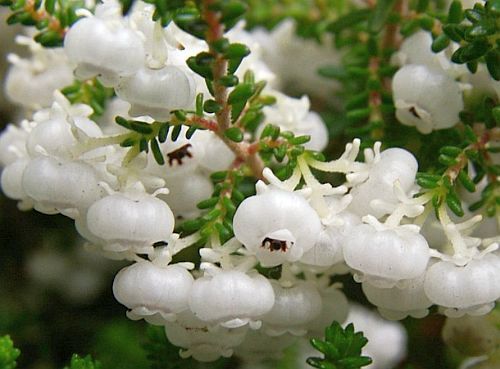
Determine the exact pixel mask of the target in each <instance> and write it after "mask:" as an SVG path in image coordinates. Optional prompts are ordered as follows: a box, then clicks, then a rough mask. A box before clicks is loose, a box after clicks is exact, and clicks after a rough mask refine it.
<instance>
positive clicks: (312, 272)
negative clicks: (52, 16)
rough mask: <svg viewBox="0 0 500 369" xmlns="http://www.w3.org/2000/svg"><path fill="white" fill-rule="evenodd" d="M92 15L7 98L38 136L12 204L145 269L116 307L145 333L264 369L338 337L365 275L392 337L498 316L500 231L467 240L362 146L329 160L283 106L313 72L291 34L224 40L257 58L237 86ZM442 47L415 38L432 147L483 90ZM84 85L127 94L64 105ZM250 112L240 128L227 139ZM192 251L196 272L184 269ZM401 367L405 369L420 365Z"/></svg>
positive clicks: (151, 26)
mask: <svg viewBox="0 0 500 369" xmlns="http://www.w3.org/2000/svg"><path fill="white" fill-rule="evenodd" d="M79 15H80V16H81V18H80V19H79V20H78V21H77V22H75V23H74V24H73V25H72V26H71V27H70V28H69V29H68V30H67V32H66V34H65V38H64V47H63V48H55V49H52V50H47V49H44V48H42V47H40V46H39V45H38V44H36V43H34V41H33V40H32V39H31V38H29V37H19V39H18V42H19V43H20V44H22V45H25V46H28V47H29V48H30V51H31V53H32V56H31V58H29V59H22V58H20V57H18V56H15V55H11V56H10V57H9V60H10V62H11V63H12V67H11V69H10V71H9V74H8V77H7V82H6V91H7V94H8V96H9V97H10V99H11V100H12V101H14V102H16V103H18V104H19V105H21V106H22V107H23V108H24V109H26V116H27V117H28V118H27V119H25V120H23V121H22V122H21V123H20V124H18V125H14V124H12V125H9V126H8V127H7V129H6V130H5V131H4V132H3V133H2V134H1V135H0V165H1V167H2V168H3V170H2V173H1V187H2V190H3V192H4V193H5V194H6V195H7V196H8V197H9V198H11V199H14V200H17V201H18V204H19V208H20V209H22V210H29V209H32V208H33V209H35V210H37V211H39V212H41V213H44V214H62V215H64V216H67V217H69V218H71V219H73V220H74V222H75V227H76V229H77V231H78V232H79V233H80V235H81V236H83V237H84V238H85V239H86V241H87V246H86V247H88V248H91V249H94V250H97V251H99V252H100V253H101V254H102V255H103V256H105V257H108V258H111V259H120V260H121V259H124V260H128V261H130V262H132V264H131V265H129V266H127V267H125V268H123V269H122V270H120V271H119V272H118V273H117V275H116V276H115V279H114V283H113V293H114V295H115V298H116V299H117V300H118V301H119V302H120V303H121V304H123V305H124V306H126V308H127V309H128V311H127V316H128V317H129V318H130V319H133V320H139V319H144V320H146V321H147V322H148V323H150V324H154V325H161V326H164V327H165V330H166V335H167V337H168V339H169V340H170V342H172V343H173V344H174V345H176V346H178V347H180V348H181V349H182V350H181V356H182V357H189V356H192V357H194V358H195V359H196V360H199V361H214V360H216V359H218V358H219V357H221V356H223V357H229V356H231V355H233V354H236V355H239V356H240V357H241V358H243V359H250V358H251V359H253V360H254V359H255V358H257V357H259V358H266V357H272V356H274V355H276V354H279V353H280V352H281V351H282V350H284V349H285V348H286V347H288V346H290V345H292V344H294V343H295V342H296V341H297V340H298V339H299V337H312V336H322V335H323V332H324V329H325V327H327V326H328V325H329V324H330V323H331V321H332V320H335V321H338V322H344V321H345V320H346V318H347V315H348V314H349V304H348V301H347V298H346V297H345V295H344V294H343V292H342V290H341V287H342V286H340V285H339V284H337V283H333V281H334V280H335V278H336V277H337V276H339V275H343V274H348V273H350V274H352V275H353V278H354V280H355V281H356V282H358V283H361V286H362V290H363V292H364V294H365V295H366V297H367V298H368V300H369V301H370V302H371V303H372V304H373V305H375V306H376V307H377V308H378V310H379V312H380V314H381V315H382V316H384V317H386V318H388V319H391V320H399V319H403V318H405V317H407V316H412V317H416V318H421V317H424V316H426V315H427V314H428V313H429V309H430V308H431V306H433V305H435V306H437V307H438V308H439V310H440V311H441V312H442V313H444V314H445V315H447V316H450V317H460V316H463V315H465V314H468V315H473V316H476V315H484V314H486V313H488V312H490V311H491V310H492V309H493V307H494V305H495V302H496V301H497V300H498V299H500V255H499V254H498V251H497V250H498V241H499V237H498V228H497V226H498V225H497V224H494V225H493V229H492V231H491V232H490V233H485V232H474V228H475V227H476V226H477V225H478V223H479V222H480V221H481V215H477V214H473V213H471V214H468V215H470V216H469V217H468V219H467V220H465V221H460V222H459V221H456V220H455V219H453V218H451V217H450V215H449V214H448V210H447V208H446V206H445V204H437V206H436V204H433V202H434V199H435V194H434V193H433V192H432V191H428V192H427V191H425V189H423V188H422V187H421V186H419V185H418V184H417V171H418V162H417V160H416V158H415V157H414V155H413V154H412V153H410V152H409V151H407V150H405V149H402V148H387V149H385V150H381V143H380V142H376V143H375V144H374V145H373V146H372V147H367V146H365V148H364V150H362V148H361V142H360V140H359V139H354V140H353V141H352V142H350V143H348V144H347V145H346V147H345V150H344V152H343V153H342V154H341V156H340V157H338V158H337V159H335V160H330V161H327V160H325V159H324V158H323V157H322V156H321V155H319V154H318V152H319V151H322V150H323V149H325V147H326V146H327V144H328V131H327V128H326V126H325V124H324V122H323V120H322V119H321V117H320V116H319V115H318V114H317V113H315V112H313V111H310V101H309V99H308V97H306V96H303V97H301V98H293V97H289V96H287V95H285V94H284V93H282V92H280V90H279V89H280V83H284V81H283V80H280V78H277V77H276V75H275V72H276V73H277V70H278V69H280V68H282V65H283V64H284V63H285V62H286V58H287V55H288V54H291V55H295V53H296V52H295V50H294V49H293V48H291V50H288V49H289V48H288V47H287V45H286V39H287V37H291V32H292V31H291V28H290V24H288V23H284V24H283V25H281V26H280V27H279V28H278V30H277V31H274V32H273V33H269V32H266V31H263V30H258V31H254V32H252V33H251V32H248V31H246V30H245V29H244V25H243V24H241V23H238V24H236V25H235V26H234V28H232V29H231V30H230V31H229V32H227V33H226V34H225V36H226V37H227V39H222V38H219V39H217V40H211V42H210V43H208V47H210V48H211V49H210V50H212V49H216V50H217V48H220V49H224V47H222V46H221V45H220V44H222V42H221V40H225V41H227V42H228V43H231V45H236V46H233V49H235V50H237V51H238V52H236V51H234V50H233V54H234V53H236V54H238V53H239V54H245V55H244V57H241V58H240V59H239V63H238V65H237V66H236V67H235V68H234V74H231V75H223V76H218V77H217V78H218V80H217V79H215V77H214V76H213V75H212V74H214V73H213V70H209V71H208V72H207V70H206V69H203V68H205V67H206V65H212V66H213V65H215V66H216V67H215V68H214V70H216V68H217V65H222V68H219V69H223V70H224V68H225V70H228V69H230V68H231V65H230V63H228V62H227V60H231V58H229V57H228V58H226V59H224V58H223V57H222V56H221V55H223V54H224V53H223V52H219V51H217V52H213V53H215V55H216V56H217V57H214V56H213V55H212V54H210V53H208V52H206V49H207V42H206V41H205V40H201V39H199V38H196V37H194V36H193V35H192V34H190V33H188V32H186V31H185V30H183V29H181V28H180V27H179V26H178V25H177V24H176V23H175V22H171V23H169V24H168V25H167V26H164V25H162V23H161V21H159V20H158V21H154V20H153V19H155V7H154V6H153V5H151V4H149V3H143V2H140V1H137V2H135V4H134V6H133V8H132V10H131V11H130V12H129V14H128V15H125V16H124V15H123V14H122V8H121V6H120V4H119V3H118V2H115V1H113V0H106V1H104V2H103V3H101V4H98V5H97V6H96V7H95V11H94V13H91V12H90V11H88V10H84V9H81V11H80V12H79ZM186 17H187V16H186ZM284 40H285V41H284ZM431 43H432V39H431V36H429V35H428V34H427V33H425V32H417V33H415V34H414V35H412V36H411V37H409V38H407V39H406V40H405V41H404V43H403V45H402V46H401V48H400V51H399V53H398V54H397V55H395V57H394V63H397V64H398V65H399V66H400V68H399V70H398V71H397V72H396V74H395V75H394V78H393V80H392V90H393V94H394V96H393V97H394V104H395V107H396V112H395V114H396V117H397V118H398V119H399V120H400V121H401V123H403V124H405V125H413V126H416V128H417V129H418V130H419V131H420V132H421V133H425V134H427V133H430V132H431V131H433V130H439V129H446V128H449V127H452V126H454V125H455V124H456V123H457V121H458V120H459V112H460V111H461V110H462V109H463V107H464V101H463V90H464V88H465V87H464V84H466V83H468V84H473V83H475V82H474V81H471V80H466V77H464V76H465V73H464V71H463V68H461V67H454V66H453V65H452V64H451V63H450V62H449V61H448V58H446V57H445V56H444V54H445V53H447V52H449V50H445V51H443V52H442V53H438V54H434V53H431V52H430V51H428V52H425V53H422V52H420V50H422V49H425V50H427V49H429V50H430V45H431ZM214 45H215V46H214ZM244 45H248V52H247V50H246V48H245V47H243V46H244ZM306 45H309V46H307V47H308V48H310V49H311V50H315V48H314V47H313V46H311V45H310V44H307V43H306ZM228 49H229V46H227V45H226V46H225V49H224V50H225V51H224V52H225V53H226V54H224V55H226V56H227V54H230V53H229V52H228V51H227V50H228ZM273 49H277V50H278V51H280V50H281V51H280V52H279V53H277V54H280V53H281V54H282V55H284V57H283V58H281V59H279V58H278V57H276V58H274V59H273V58H272V57H270V55H272V52H271V50H273ZM241 50H243V51H241ZM416 50H417V51H418V52H417V51H416ZM311 52H312V51H311ZM326 52H327V53H329V50H327V51H326ZM240 56H241V55H240ZM324 57H325V58H329V56H328V55H327V56H324ZM214 59H215V61H214ZM234 59H235V57H233V59H232V60H233V61H234ZM186 60H188V61H191V63H190V62H188V63H186ZM265 61H269V67H268V65H267V64H266V62H265ZM217 63H220V64H217ZM228 64H229V66H228ZM225 70H224V71H223V72H224V73H225ZM200 73H201V74H200ZM73 74H74V76H76V78H77V79H78V80H80V81H81V83H82V84H87V85H90V84H92V86H99V88H102V89H103V90H104V89H106V88H108V89H110V90H111V91H112V93H111V94H110V96H113V97H110V98H109V99H110V101H108V103H107V105H106V107H105V109H102V110H103V111H98V110H99V109H97V108H96V107H95V106H89V105H87V104H82V103H77V102H70V101H72V97H74V96H72V92H71V91H70V90H71V89H69V90H68V89H67V88H66V89H63V90H62V91H63V92H65V93H64V95H63V93H61V92H60V91H59V90H60V89H62V88H63V87H65V86H68V85H70V84H71V82H72V79H73ZM202 74H204V75H205V76H206V78H202V76H201V75H202ZM294 75H295V77H300V76H301V73H300V72H297V71H293V73H290V75H288V76H287V75H285V76H284V77H283V79H289V80H292V81H293V80H294V78H292V77H294ZM209 77H210V78H211V77H214V78H212V79H214V81H211V80H210V78H209ZM229 77H232V78H229ZM221 81H224V84H225V85H224V84H223V83H222V82H221ZM235 81H236V82H235ZM239 81H244V82H243V83H241V84H238V82H239ZM256 81H257V82H256ZM308 81H309V82H311V79H309V78H308ZM33 85H34V87H33ZM214 90H215V91H214ZM221 91H222V92H221ZM249 91H250V92H249ZM210 96H213V97H214V99H213V100H212V99H209V100H207V99H205V100H204V97H210ZM228 96H229V97H228ZM242 96H243V97H242ZM224 99H225V100H224ZM228 101H229V103H228ZM242 101H243V105H242V106H239V105H238V103H240V102H242ZM91 105H92V104H91ZM443 106H446V109H443ZM238 109H239V110H238ZM30 110H34V113H33V114H31V111H30ZM230 110H231V113H232V114H234V117H236V118H235V119H233V121H232V122H227V121H224V119H223V118H221V117H223V116H224V114H226V113H227V112H228V111H230ZM205 113H206V114H205ZM252 114H253V115H252ZM226 117H229V118H231V114H229V115H226ZM238 117H242V118H238ZM245 119H246V120H248V121H250V120H252V123H253V124H249V123H248V122H247V123H248V125H246V123H245ZM221 121H223V124H225V125H226V126H222V127H221V123H220V122H221ZM115 122H116V123H118V124H114V123H115ZM267 123H271V124H272V125H268V124H267ZM228 124H232V126H230V125H228ZM249 126H250V127H249ZM304 136H308V137H306V138H305V139H303V137H304ZM301 137H302V138H301ZM259 150H261V151H262V158H264V157H265V155H264V154H265V152H264V151H265V150H268V151H269V152H271V156H270V157H267V158H265V159H266V160H262V158H261V157H259V156H258V155H259ZM249 158H253V159H254V160H253V161H251V159H249ZM280 166H281V167H280ZM271 167H275V168H278V167H280V168H285V169H289V171H288V172H286V173H285V175H280V174H279V172H278V170H275V171H273V170H272V169H270V168H271ZM251 171H253V173H252V174H253V176H254V177H257V178H259V180H258V181H257V183H252V184H251V185H249V186H248V185H247V187H246V192H245V194H243V192H242V191H243V190H242V191H240V189H237V188H236V186H237V183H236V182H237V181H236V180H235V181H231V180H230V179H231V178H232V177H231V175H234V176H235V177H237V176H243V174H242V173H244V174H245V175H246V174H248V173H247V172H251ZM221 173H222V174H221ZM318 173H321V174H318ZM325 174H326V175H330V174H335V175H338V176H339V177H340V178H342V180H341V181H339V183H338V185H337V186H333V185H332V184H330V183H325V182H323V181H320V180H319V179H318V178H322V177H324V176H323V175H325ZM221 176H222V177H221ZM219 177H221V178H223V181H222V182H221V181H218V180H216V179H217V178H219ZM214 178H215V179H214ZM214 182H215V183H214ZM247 184H248V183H247ZM240 195H241V196H240ZM470 196H471V197H474V194H470ZM238 197H240V198H239V199H236V200H235V198H238ZM207 199H208V200H207ZM475 201H477V199H471V202H475ZM434 207H435V208H437V217H436V216H435V215H434V214H433V213H432V210H433V208H434ZM205 209H208V210H207V211H205ZM193 224H198V225H199V224H202V226H196V227H194V226H193V227H192V228H191V229H190V227H189V226H188V225H191V226H192V225H193ZM207 224H209V225H210V226H205V227H203V225H207ZM223 236H224V237H223ZM188 248H191V249H192V250H196V257H195V258H191V259H185V258H184V256H182V253H181V252H182V251H184V250H186V249H188ZM355 309H356V308H355ZM399 333H400V332H399V331H398V332H396V333H395V336H397V339H395V340H398V341H402V340H403V339H402V338H401V335H400V334H399ZM374 350H375V349H374ZM386 356H387V358H385V359H384V360H386V361H387V362H389V363H391V362H392V361H393V358H394V357H397V358H399V357H400V356H401V350H397V352H394V353H388V354H387V355H386ZM381 362H382V360H381ZM378 365H381V366H384V365H386V364H378Z"/></svg>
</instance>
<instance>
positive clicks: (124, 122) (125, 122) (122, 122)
mask: <svg viewBox="0 0 500 369" xmlns="http://www.w3.org/2000/svg"><path fill="white" fill-rule="evenodd" d="M115 122H116V124H118V125H119V126H122V127H123V128H126V129H130V130H131V129H132V126H131V125H130V123H129V121H128V120H127V119H125V118H123V117H120V116H117V117H115Z"/></svg>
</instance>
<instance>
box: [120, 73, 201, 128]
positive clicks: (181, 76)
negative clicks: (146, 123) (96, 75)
mask: <svg viewBox="0 0 500 369" xmlns="http://www.w3.org/2000/svg"><path fill="white" fill-rule="evenodd" d="M115 91H116V94H117V95H118V96H119V97H120V98H121V99H123V100H125V101H128V102H129V103H130V104H131V108H130V111H129V114H130V115H131V116H133V117H137V116H150V117H151V118H153V119H156V120H160V121H165V120H168V119H169V118H170V112H171V111H172V110H177V109H187V108H189V107H191V105H192V104H193V102H194V97H195V95H196V89H195V82H194V80H193V77H192V76H191V75H190V74H188V73H186V72H185V71H183V70H182V69H181V68H178V67H176V66H173V65H167V66H165V67H163V68H161V69H151V68H147V67H143V68H141V69H139V70H138V71H137V73H135V74H133V75H131V76H130V77H124V78H122V79H120V82H119V83H118V85H117V86H116V88H115Z"/></svg>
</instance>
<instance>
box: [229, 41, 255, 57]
mask: <svg viewBox="0 0 500 369" xmlns="http://www.w3.org/2000/svg"><path fill="white" fill-rule="evenodd" d="M249 54H250V49H249V48H248V46H247V45H244V44H238V43H233V44H230V45H229V46H228V47H227V49H226V51H225V52H224V56H225V57H226V59H235V58H244V57H245V56H247V55H249Z"/></svg>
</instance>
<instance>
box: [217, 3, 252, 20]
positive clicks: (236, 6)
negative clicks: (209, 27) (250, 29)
mask: <svg viewBox="0 0 500 369" xmlns="http://www.w3.org/2000/svg"><path fill="white" fill-rule="evenodd" d="M247 7H248V6H247V4H245V3H244V2H242V1H234V0H233V1H229V2H226V3H224V4H223V5H222V9H221V11H222V17H221V22H223V23H226V22H233V21H234V20H236V19H238V18H239V17H241V16H242V15H243V14H245V12H246V11H247Z"/></svg>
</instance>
